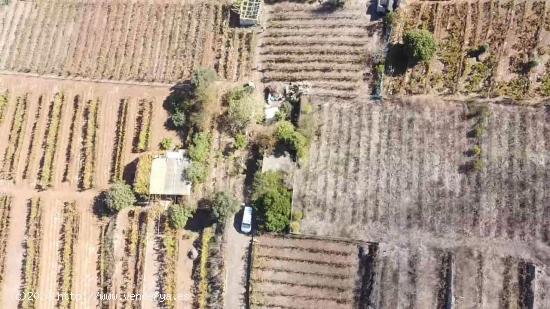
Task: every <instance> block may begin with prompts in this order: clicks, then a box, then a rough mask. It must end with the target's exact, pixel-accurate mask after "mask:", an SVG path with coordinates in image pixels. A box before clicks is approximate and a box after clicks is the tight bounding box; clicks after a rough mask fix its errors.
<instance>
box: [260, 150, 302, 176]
mask: <svg viewBox="0 0 550 309" xmlns="http://www.w3.org/2000/svg"><path fill="white" fill-rule="evenodd" d="M293 169H294V161H292V158H291V157H290V156H289V155H288V154H285V155H283V156H280V157H276V156H269V157H264V159H263V160H262V173H263V172H267V171H281V172H287V173H289V172H291V171H292V170H293Z"/></svg>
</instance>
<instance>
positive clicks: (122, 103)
mask: <svg viewBox="0 0 550 309" xmlns="http://www.w3.org/2000/svg"><path fill="white" fill-rule="evenodd" d="M31 85H32V86H31ZM0 86H1V90H0V91H2V93H5V94H6V97H7V107H6V120H5V121H3V122H2V123H1V124H0V128H1V130H2V132H6V134H4V135H3V136H2V137H1V138H2V142H1V143H0V158H1V160H2V161H1V162H2V165H1V166H2V168H1V172H0V176H1V178H2V179H6V180H10V181H12V182H14V183H17V184H20V183H25V184H29V185H31V186H33V187H36V188H37V189H40V190H45V189H48V188H56V189H60V188H71V189H79V190H87V189H90V188H104V187H105V186H107V185H108V184H109V182H111V181H114V180H117V179H122V178H123V177H124V176H125V168H126V166H127V165H128V164H130V163H131V162H132V161H133V160H135V159H136V158H137V156H138V155H139V153H141V152H143V151H148V150H156V149H158V147H159V146H158V145H159V143H160V140H161V139H162V138H164V137H172V138H175V137H177V135H176V133H175V132H174V131H170V130H168V129H167V128H166V127H165V123H166V120H167V117H168V115H167V112H166V110H165V109H164V108H163V106H162V105H163V102H164V99H165V98H166V96H168V93H169V89H168V87H142V86H137V85H136V86H132V85H122V84H108V83H90V82H84V81H77V82H71V81H59V80H57V79H43V78H36V77H20V76H9V75H4V76H0Z"/></svg>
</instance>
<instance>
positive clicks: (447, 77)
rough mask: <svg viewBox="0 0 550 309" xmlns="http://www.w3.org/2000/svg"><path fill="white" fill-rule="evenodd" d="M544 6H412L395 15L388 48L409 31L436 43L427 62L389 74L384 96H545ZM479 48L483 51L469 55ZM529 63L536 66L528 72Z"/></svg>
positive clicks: (530, 0)
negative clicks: (422, 32) (430, 36)
mask: <svg viewBox="0 0 550 309" xmlns="http://www.w3.org/2000/svg"><path fill="white" fill-rule="evenodd" d="M549 6H550V5H549V2H548V1H541V0H525V1H524V0H517V1H511V0H507V1H491V0H489V1H486V0H480V1H412V2H410V3H409V4H408V5H407V6H406V7H405V8H404V9H403V10H401V11H399V12H400V13H399V18H398V21H397V23H396V24H395V26H394V27H393V32H392V38H391V42H392V43H398V42H400V41H401V40H402V37H403V34H404V33H405V32H407V31H409V30H411V29H427V30H429V31H430V32H432V33H433V34H434V37H435V38H436V40H437V42H438V46H439V48H438V52H437V54H436V56H435V57H434V59H432V60H431V61H430V62H429V63H420V64H418V65H416V66H414V67H412V68H408V69H407V70H406V71H405V73H403V74H401V73H396V74H391V69H390V71H389V72H390V76H387V78H386V79H385V81H384V84H385V93H386V94H388V95H404V94H423V93H430V94H438V95H449V94H457V95H460V94H466V95H482V96H504V97H510V98H513V99H516V100H519V99H525V100H526V101H535V102H536V101H537V100H539V99H540V98H541V97H548V96H549V95H550V93H549V91H550V75H549V72H550V69H549V68H550V61H549V59H550V18H549V16H550V10H549V9H548V7H549ZM483 45H485V46H486V47H487V51H486V52H485V53H483V54H481V55H475V54H476V52H475V50H479V48H480V46H483ZM529 61H535V62H536V66H535V67H533V68H529V67H528V65H529ZM392 75H394V76H392Z"/></svg>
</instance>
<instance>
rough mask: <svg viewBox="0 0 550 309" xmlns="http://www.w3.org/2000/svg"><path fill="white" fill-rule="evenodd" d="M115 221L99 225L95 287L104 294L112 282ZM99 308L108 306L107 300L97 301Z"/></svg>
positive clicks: (107, 291)
mask: <svg viewBox="0 0 550 309" xmlns="http://www.w3.org/2000/svg"><path fill="white" fill-rule="evenodd" d="M114 229H115V221H114V219H112V220H111V221H109V222H104V223H103V224H102V225H101V232H100V237H99V246H98V248H97V256H98V258H97V267H96V269H97V287H98V291H99V292H101V293H103V294H106V293H109V292H110V291H111V288H112V285H113V282H112V276H113V270H114V266H115V261H114V256H113V251H114V244H113V237H114V235H113V234H114V232H113V231H114ZM99 308H109V301H108V300H102V301H100V303H99Z"/></svg>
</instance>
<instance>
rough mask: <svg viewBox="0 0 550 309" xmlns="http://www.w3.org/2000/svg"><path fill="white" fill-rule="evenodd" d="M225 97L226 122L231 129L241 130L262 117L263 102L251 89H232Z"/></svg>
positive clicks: (234, 130)
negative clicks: (226, 104)
mask: <svg viewBox="0 0 550 309" xmlns="http://www.w3.org/2000/svg"><path fill="white" fill-rule="evenodd" d="M227 98H228V105H229V108H228V110H227V122H228V126H229V129H230V130H231V131H233V132H238V131H242V130H244V129H246V127H247V126H249V125H251V124H254V123H258V122H259V121H260V120H261V119H262V116H263V103H262V102H261V101H260V100H258V99H257V98H256V96H255V95H254V93H253V91H251V90H247V88H244V87H240V88H237V89H233V90H232V91H231V92H230V93H229V94H228V97H227Z"/></svg>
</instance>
